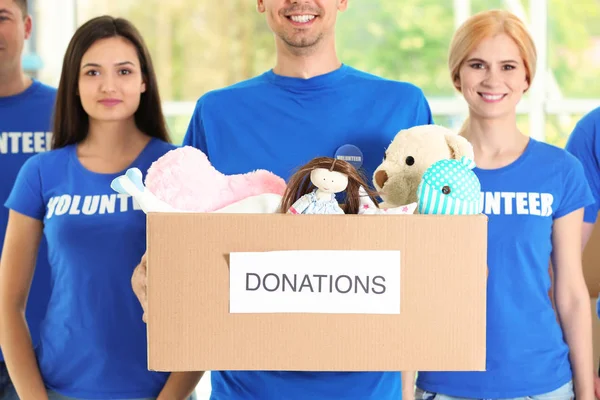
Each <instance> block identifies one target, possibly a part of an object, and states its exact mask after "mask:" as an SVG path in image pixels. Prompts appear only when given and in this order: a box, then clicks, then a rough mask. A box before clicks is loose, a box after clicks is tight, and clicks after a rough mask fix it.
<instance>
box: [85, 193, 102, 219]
mask: <svg viewBox="0 0 600 400" xmlns="http://www.w3.org/2000/svg"><path fill="white" fill-rule="evenodd" d="M99 203H100V196H98V195H95V196H85V198H84V199H83V210H82V211H83V213H84V214H85V215H94V214H96V212H98V204H99Z"/></svg>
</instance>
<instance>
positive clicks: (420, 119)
mask: <svg viewBox="0 0 600 400" xmlns="http://www.w3.org/2000/svg"><path fill="white" fill-rule="evenodd" d="M431 124H433V115H432V114H431V107H430V106H429V102H428V101H427V98H426V97H425V94H424V93H423V91H422V90H420V89H419V98H418V102H417V123H416V125H431Z"/></svg>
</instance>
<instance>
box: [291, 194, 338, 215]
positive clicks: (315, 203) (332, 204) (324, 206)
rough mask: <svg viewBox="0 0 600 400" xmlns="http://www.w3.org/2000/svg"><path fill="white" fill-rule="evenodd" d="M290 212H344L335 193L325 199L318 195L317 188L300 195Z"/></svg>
mask: <svg viewBox="0 0 600 400" xmlns="http://www.w3.org/2000/svg"><path fill="white" fill-rule="evenodd" d="M287 213H288V214H344V210H342V208H341V207H340V205H339V204H338V202H337V200H336V198H335V194H332V195H331V198H330V199H327V200H323V199H319V198H318V197H317V189H314V190H313V191H312V192H310V193H307V194H305V195H304V196H302V197H300V198H299V199H298V200H296V202H295V203H294V204H292V206H291V207H290V209H289V210H288V212H287Z"/></svg>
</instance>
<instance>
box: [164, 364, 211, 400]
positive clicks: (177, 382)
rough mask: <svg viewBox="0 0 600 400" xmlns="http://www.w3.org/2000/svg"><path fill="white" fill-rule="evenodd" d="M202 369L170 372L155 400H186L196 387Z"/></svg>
mask: <svg viewBox="0 0 600 400" xmlns="http://www.w3.org/2000/svg"><path fill="white" fill-rule="evenodd" d="M202 375H204V371H192V372H172V373H171V375H170V376H169V378H168V379H167V383H166V384H165V386H164V387H163V389H162V390H161V392H160V394H159V395H158V398H157V399H156V400H186V399H187V398H188V397H190V396H191V394H192V393H193V392H194V389H196V386H197V385H198V382H200V379H201V378H202Z"/></svg>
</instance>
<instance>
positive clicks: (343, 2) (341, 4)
mask: <svg viewBox="0 0 600 400" xmlns="http://www.w3.org/2000/svg"><path fill="white" fill-rule="evenodd" d="M348 1H349V0H338V1H337V3H338V4H337V9H338V11H346V9H347V8H348Z"/></svg>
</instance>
